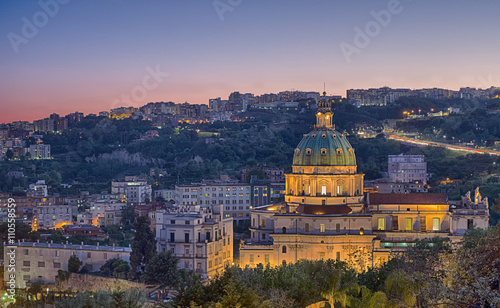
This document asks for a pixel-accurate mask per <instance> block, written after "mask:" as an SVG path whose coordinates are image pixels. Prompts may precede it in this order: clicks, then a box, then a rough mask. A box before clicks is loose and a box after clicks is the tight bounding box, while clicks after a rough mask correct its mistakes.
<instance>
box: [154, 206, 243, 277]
mask: <svg viewBox="0 0 500 308" xmlns="http://www.w3.org/2000/svg"><path fill="white" fill-rule="evenodd" d="M155 216H156V242H157V250H158V252H166V251H171V252H172V253H173V254H174V255H175V256H176V257H178V258H179V263H178V266H179V268H181V269H187V270H194V271H196V272H197V273H198V274H199V275H201V277H202V278H212V277H214V276H215V275H216V274H218V273H221V272H222V271H223V270H224V267H225V266H228V265H231V264H232V263H233V241H234V238H233V218H232V217H230V216H229V217H226V215H225V213H224V207H223V206H222V205H209V206H207V207H201V206H199V205H198V206H180V207H179V209H176V210H171V211H169V210H159V211H157V212H156V215H155Z"/></svg>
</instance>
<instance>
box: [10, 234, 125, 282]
mask: <svg viewBox="0 0 500 308" xmlns="http://www.w3.org/2000/svg"><path fill="white" fill-rule="evenodd" d="M12 251H15V261H16V263H15V275H16V288H22V289H24V288H26V286H27V285H29V283H36V282H39V283H42V284H55V282H56V276H57V272H58V270H64V271H67V270H68V260H69V258H70V256H71V255H76V256H77V257H78V259H80V261H82V262H83V265H82V266H86V267H87V268H88V269H89V270H90V271H99V270H100V268H101V266H102V265H104V263H106V261H107V260H110V259H114V258H118V259H121V260H124V261H126V262H129V260H130V252H131V251H132V249H131V248H130V247H115V246H99V245H97V246H94V245H74V244H68V243H67V242H66V244H56V243H34V242H18V243H16V244H14V245H5V243H4V256H3V257H4V260H10V256H11V255H9V253H11V252H12ZM10 274H12V272H8V271H7V270H6V271H5V272H4V279H5V281H9V275H10Z"/></svg>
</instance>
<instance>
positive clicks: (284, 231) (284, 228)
mask: <svg viewBox="0 0 500 308" xmlns="http://www.w3.org/2000/svg"><path fill="white" fill-rule="evenodd" d="M281 231H282V232H283V234H285V233H286V227H283V228H282V229H281ZM283 247H285V246H283Z"/></svg>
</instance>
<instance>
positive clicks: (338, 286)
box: [321, 269, 360, 308]
mask: <svg viewBox="0 0 500 308" xmlns="http://www.w3.org/2000/svg"><path fill="white" fill-rule="evenodd" d="M343 276H344V275H343V271H342V270H340V269H337V270H335V272H334V273H333V277H332V279H333V287H332V289H331V290H330V291H329V292H325V293H323V294H321V295H322V296H323V298H325V299H326V302H328V303H329V304H330V307H335V304H336V303H339V304H340V306H341V307H343V308H344V307H348V306H349V305H351V302H352V300H353V293H359V291H360V287H359V285H358V284H357V283H356V282H355V281H353V280H348V281H345V279H343Z"/></svg>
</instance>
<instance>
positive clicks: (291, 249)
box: [239, 102, 489, 270]
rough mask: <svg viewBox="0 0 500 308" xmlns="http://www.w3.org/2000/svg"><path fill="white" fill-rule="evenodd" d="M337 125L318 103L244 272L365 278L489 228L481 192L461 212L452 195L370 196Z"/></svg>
mask: <svg viewBox="0 0 500 308" xmlns="http://www.w3.org/2000/svg"><path fill="white" fill-rule="evenodd" d="M332 120H333V113H332V112H331V106H330V104H329V103H328V102H319V103H318V112H317V113H316V125H315V126H314V129H313V131H311V132H310V133H308V134H305V135H304V137H303V138H302V140H301V141H300V142H299V144H298V145H297V148H296V149H295V151H294V154H293V165H292V173H291V174H286V194H285V201H284V202H282V203H279V204H271V205H266V206H261V207H256V208H254V209H252V210H251V218H250V219H251V221H250V224H251V226H250V231H251V236H250V238H249V239H246V240H242V242H241V245H240V262H239V263H240V266H250V267H255V266H256V265H257V264H263V265H264V266H265V265H267V264H269V265H271V266H279V265H286V264H289V263H294V262H297V261H298V260H300V259H308V260H326V259H334V260H339V261H345V262H348V263H349V264H350V265H352V266H353V267H354V268H357V269H359V270H361V269H366V268H367V267H370V266H378V265H379V264H381V263H384V262H386V261H387V260H388V259H389V257H390V256H391V254H392V253H394V252H395V251H401V250H402V249H405V248H406V247H408V246H410V245H412V244H413V242H414V241H415V240H416V239H423V238H433V237H441V238H448V239H449V240H451V241H458V240H460V239H461V238H462V236H463V234H464V233H465V231H466V230H467V229H470V228H472V227H478V228H487V227H488V217H489V211H488V201H487V199H486V198H485V199H481V196H480V195H479V191H478V190H476V197H475V198H474V200H472V199H471V198H470V194H469V195H468V196H469V197H468V198H467V197H464V198H462V203H461V204H455V205H452V204H451V202H448V199H447V196H446V194H431V193H411V194H368V193H367V194H366V196H364V192H363V176H364V175H363V174H361V173H358V172H357V165H356V155H355V151H354V149H353V147H352V146H351V144H350V143H349V141H348V140H347V138H346V136H345V135H344V134H342V133H340V132H338V131H337V130H335V125H334V124H333V123H332ZM478 195H479V197H478Z"/></svg>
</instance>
